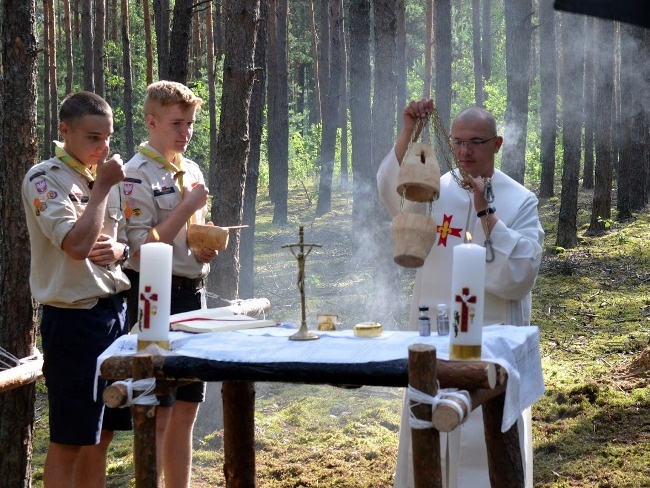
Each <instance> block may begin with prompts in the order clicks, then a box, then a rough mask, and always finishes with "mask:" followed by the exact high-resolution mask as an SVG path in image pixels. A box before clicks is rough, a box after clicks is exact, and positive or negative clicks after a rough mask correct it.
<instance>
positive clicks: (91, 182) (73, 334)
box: [22, 92, 131, 487]
mask: <svg viewBox="0 0 650 488" xmlns="http://www.w3.org/2000/svg"><path fill="white" fill-rule="evenodd" d="M59 120H60V121H61V123H60V125H59V130H60V132H61V134H62V136H63V139H64V143H63V144H61V143H57V145H56V147H55V154H56V157H54V158H51V159H49V160H47V161H44V162H42V163H40V164H37V165H35V166H34V167H33V168H31V169H30V170H29V171H28V172H27V175H26V176H25V178H24V180H23V185H22V197H23V204H24V207H25V214H26V219H27V228H28V230H29V236H30V242H31V270H30V286H31V291H32V295H33V296H34V298H35V299H36V300H37V301H38V302H40V303H41V304H42V305H43V313H42V318H41V323H40V331H41V337H42V347H43V358H44V364H43V373H44V376H45V384H46V386H47V389H48V401H49V427H50V445H49V448H48V453H47V457H46V461H45V469H44V482H45V486H69V487H82V486H98V487H101V486H104V482H105V473H106V452H107V449H108V444H109V443H110V441H111V439H112V437H113V430H126V429H130V428H131V419H130V415H129V411H128V409H120V410H117V409H115V410H114V409H106V411H104V405H103V402H102V400H101V398H102V391H103V389H104V388H105V386H106V381H103V380H100V381H98V395H97V396H96V398H97V399H95V395H94V393H95V388H94V387H95V379H96V378H95V368H96V361H97V357H98V356H99V355H100V354H101V353H102V352H103V351H104V350H105V349H106V348H107V347H108V346H109V345H110V344H111V343H112V342H113V341H114V340H115V339H117V338H118V337H119V336H121V335H123V334H124V333H125V332H126V327H125V306H124V299H123V297H122V295H121V292H123V291H125V290H127V289H128V288H129V281H128V279H127V278H126V276H125V275H124V273H123V272H122V269H121V263H122V262H124V260H125V259H126V258H127V257H128V246H127V245H126V244H125V242H126V233H125V219H124V218H123V216H122V212H121V210H120V195H119V188H118V186H117V183H118V182H119V181H121V180H122V178H123V177H124V168H123V166H122V161H121V159H120V157H119V155H115V156H113V157H112V158H111V159H109V160H108V161H106V157H107V155H108V150H109V146H108V144H109V141H110V137H111V135H112V133H113V114H112V111H111V108H110V107H109V105H108V104H107V103H106V101H104V100H103V99H102V98H101V97H99V96H98V95H95V94H94V93H89V92H80V93H75V94H72V95H69V96H68V97H67V98H66V99H65V100H64V101H63V103H62V104H61V109H60V113H59Z"/></svg>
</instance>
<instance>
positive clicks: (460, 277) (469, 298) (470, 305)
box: [449, 243, 485, 359]
mask: <svg viewBox="0 0 650 488" xmlns="http://www.w3.org/2000/svg"><path fill="white" fill-rule="evenodd" d="M484 304H485V248H484V247H481V246H478V245H476V244H472V243H466V244H459V245H457V246H455V247H454V258H453V261H452V269H451V305H450V307H449V309H450V310H451V317H450V322H451V327H450V331H449V345H450V347H449V358H450V359H480V358H481V340H482V329H483V307H484Z"/></svg>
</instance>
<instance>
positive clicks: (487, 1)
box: [481, 0, 544, 81]
mask: <svg viewBox="0 0 650 488" xmlns="http://www.w3.org/2000/svg"><path fill="white" fill-rule="evenodd" d="M539 1H540V2H542V1H544V0H539ZM541 10H542V9H541V8H540V15H541ZM482 25H483V35H482V36H481V41H482V43H481V66H482V67H483V78H484V79H485V80H486V81H487V80H489V79H490V77H491V76H492V0H483V22H482Z"/></svg>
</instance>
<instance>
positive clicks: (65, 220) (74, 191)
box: [22, 158, 130, 309]
mask: <svg viewBox="0 0 650 488" xmlns="http://www.w3.org/2000/svg"><path fill="white" fill-rule="evenodd" d="M22 197H23V205H24V207H25V214H26V218H27V229H28V230H29V237H30V242H31V271H30V277H29V284H30V287H31V291H32V295H33V296H34V299H36V300H37V301H38V302H40V303H42V304H44V305H51V306H54V307H60V308H83V309H90V308H92V307H94V306H95V305H96V304H97V299H98V298H102V297H107V296H109V295H115V294H116V293H120V292H122V291H124V290H127V289H128V288H129V286H130V285H129V280H128V278H127V277H126V276H125V275H124V273H123V272H122V269H121V267H120V266H119V265H116V264H112V265H109V266H99V265H97V264H94V263H93V262H92V261H91V260H90V259H82V260H79V259H72V258H71V257H70V256H68V254H67V253H66V252H65V251H63V249H62V248H61V243H62V242H63V239H64V238H65V236H66V235H67V234H68V232H70V229H72V227H73V226H74V224H75V222H76V221H77V220H78V219H79V217H81V214H83V212H84V210H85V208H86V204H87V203H88V199H89V197H90V188H89V187H88V181H87V180H86V179H85V178H84V177H83V176H82V175H81V174H80V173H78V172H77V171H76V170H74V169H73V168H71V167H70V166H68V165H67V164H66V163H64V162H63V161H61V160H60V159H59V158H52V159H48V160H47V161H43V162H42V163H39V164H37V165H35V166H33V167H32V168H31V169H30V170H29V171H28V172H27V174H26V175H25V178H24V180H23V186H22ZM107 198H108V202H107V206H106V215H105V217H104V228H103V229H102V233H103V234H108V235H110V236H111V237H112V238H113V239H116V240H119V241H120V242H126V233H125V224H126V222H125V219H124V218H123V215H122V211H121V210H120V193H119V187H118V186H117V185H115V186H114V187H113V188H111V191H110V192H109V194H108V197H107Z"/></svg>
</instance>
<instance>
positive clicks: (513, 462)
mask: <svg viewBox="0 0 650 488" xmlns="http://www.w3.org/2000/svg"><path fill="white" fill-rule="evenodd" d="M504 400H505V393H504V394H503V395H499V396H497V397H495V398H492V399H490V400H488V401H486V402H485V403H484V404H483V424H484V425H485V444H486V447H487V454H488V467H489V470H490V484H491V485H492V486H499V487H501V486H503V487H507V488H523V487H524V485H525V475H524V468H523V463H522V460H521V447H520V446H519V431H518V430H517V423H515V424H514V425H513V426H512V427H510V429H508V431H507V432H503V433H502V432H501V420H502V419H503V402H504Z"/></svg>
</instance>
